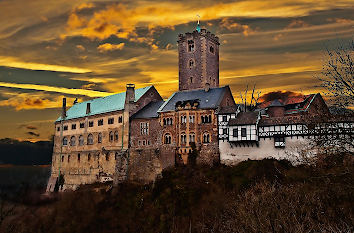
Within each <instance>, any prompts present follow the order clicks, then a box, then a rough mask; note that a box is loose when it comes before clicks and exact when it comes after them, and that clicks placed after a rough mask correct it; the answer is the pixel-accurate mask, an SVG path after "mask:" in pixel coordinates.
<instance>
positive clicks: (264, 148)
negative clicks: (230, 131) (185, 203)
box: [219, 136, 314, 165]
mask: <svg viewBox="0 0 354 233" xmlns="http://www.w3.org/2000/svg"><path fill="white" fill-rule="evenodd" d="M258 143H259V146H257V145H256V144H252V145H243V146H240V145H236V144H233V143H230V142H228V141H220V142H219V149H220V162H221V163H222V164H225V165H236V164H238V163H240V162H242V161H245V160H248V159H251V160H262V159H264V158H275V159H287V160H289V161H292V162H294V163H296V162H297V161H298V160H299V159H301V158H302V157H301V156H302V155H303V153H306V155H307V156H312V155H313V154H314V150H312V149H311V148H312V146H311V140H310V139H308V138H307V137H296V136H294V137H286V138H285V147H283V148H277V147H275V146H274V138H265V139H263V138H262V139H260V140H259V142H258Z"/></svg>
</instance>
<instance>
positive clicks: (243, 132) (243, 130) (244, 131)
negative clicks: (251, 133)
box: [241, 128, 246, 137]
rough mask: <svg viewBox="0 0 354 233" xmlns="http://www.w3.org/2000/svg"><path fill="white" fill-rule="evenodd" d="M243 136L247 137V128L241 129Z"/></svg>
mask: <svg viewBox="0 0 354 233" xmlns="http://www.w3.org/2000/svg"><path fill="white" fill-rule="evenodd" d="M241 137H246V128H242V129H241Z"/></svg>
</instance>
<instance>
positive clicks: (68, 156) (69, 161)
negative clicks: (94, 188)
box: [68, 155, 70, 163]
mask: <svg viewBox="0 0 354 233" xmlns="http://www.w3.org/2000/svg"><path fill="white" fill-rule="evenodd" d="M69 162H70V155H68V163H69Z"/></svg>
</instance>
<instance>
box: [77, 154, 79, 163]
mask: <svg viewBox="0 0 354 233" xmlns="http://www.w3.org/2000/svg"><path fill="white" fill-rule="evenodd" d="M77 161H78V162H80V154H77Z"/></svg>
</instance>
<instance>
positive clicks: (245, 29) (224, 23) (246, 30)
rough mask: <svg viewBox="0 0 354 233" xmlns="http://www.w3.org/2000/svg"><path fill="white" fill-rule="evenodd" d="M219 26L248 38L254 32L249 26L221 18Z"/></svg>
mask: <svg viewBox="0 0 354 233" xmlns="http://www.w3.org/2000/svg"><path fill="white" fill-rule="evenodd" d="M219 26H220V27H221V28H225V29H227V30H229V31H233V30H237V31H240V32H242V34H243V35H244V36H248V35H249V34H251V33H253V32H254V30H252V29H251V27H250V26H248V25H243V24H239V23H237V22H233V21H232V20H231V19H228V18H223V19H222V20H221V22H220V24H219Z"/></svg>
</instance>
